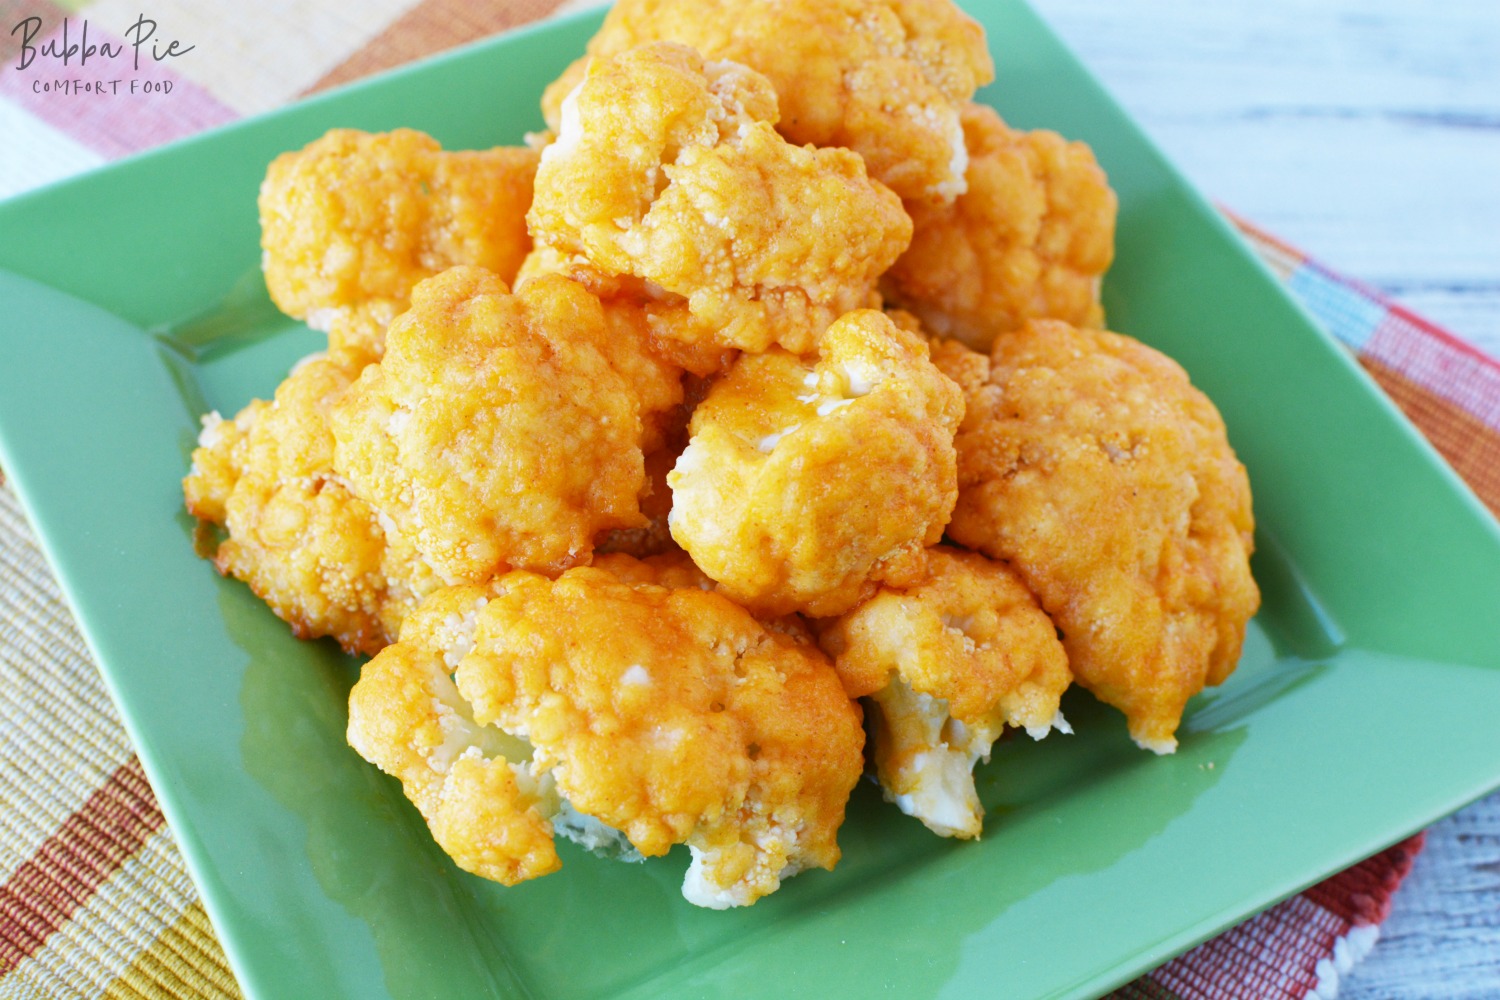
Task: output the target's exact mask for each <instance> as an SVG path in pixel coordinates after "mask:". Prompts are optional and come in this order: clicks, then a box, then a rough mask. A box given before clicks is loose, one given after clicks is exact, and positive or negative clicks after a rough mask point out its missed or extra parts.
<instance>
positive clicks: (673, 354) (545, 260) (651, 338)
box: [516, 246, 874, 377]
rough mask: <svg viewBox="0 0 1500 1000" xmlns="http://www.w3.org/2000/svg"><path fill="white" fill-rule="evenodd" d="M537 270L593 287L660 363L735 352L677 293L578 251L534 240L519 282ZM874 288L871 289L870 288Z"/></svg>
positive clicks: (713, 369)
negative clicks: (609, 269) (707, 332)
mask: <svg viewBox="0 0 1500 1000" xmlns="http://www.w3.org/2000/svg"><path fill="white" fill-rule="evenodd" d="M543 274H560V275H562V276H563V277H566V278H571V279H573V280H574V281H576V282H578V283H579V284H581V285H583V286H584V287H585V288H587V289H588V290H589V291H591V292H593V293H594V294H595V295H596V296H598V298H599V304H600V305H601V306H603V307H604V316H605V318H606V319H607V320H608V321H609V323H610V326H612V327H614V328H615V329H616V331H617V334H616V335H617V337H618V338H620V339H622V340H625V341H627V342H630V343H636V344H642V345H644V346H645V348H646V349H647V350H648V351H649V352H650V353H651V354H652V355H653V356H655V357H657V358H659V359H661V361H662V363H664V364H667V365H671V366H674V367H676V368H680V369H683V370H685V371H689V372H692V373H693V374H694V375H697V376H700V377H706V376H709V375H713V374H715V373H717V372H720V371H723V370H724V369H725V368H728V367H729V365H730V362H732V361H733V360H734V359H735V357H736V356H737V355H738V354H739V352H738V351H736V350H735V349H734V348H732V347H725V346H723V345H722V344H719V343H717V342H716V341H715V340H714V339H713V338H712V337H706V336H702V332H703V331H702V330H701V329H700V324H699V322H698V321H697V320H696V319H694V318H693V315H692V313H691V312H689V311H688V305H687V302H686V301H685V300H683V299H681V298H679V297H678V296H663V295H662V294H661V291H660V289H656V290H652V289H651V288H650V287H648V286H647V284H646V282H644V281H642V280H641V279H639V278H634V277H631V276H629V275H606V274H602V273H600V272H599V270H598V269H597V268H595V267H594V266H593V265H591V264H590V263H589V262H588V260H587V259H586V258H584V257H581V256H577V257H570V256H568V255H567V254H564V253H562V252H561V251H559V250H557V249H555V248H553V247H549V246H539V247H537V248H536V249H535V250H533V251H532V252H531V253H530V254H528V255H527V257H526V260H525V262H524V263H522V264H521V272H520V274H518V275H517V276H516V286H517V287H518V288H519V287H520V286H521V285H524V284H525V283H526V282H527V281H530V280H531V279H532V278H536V277H539V276H541V275H543ZM871 294H874V293H871Z"/></svg>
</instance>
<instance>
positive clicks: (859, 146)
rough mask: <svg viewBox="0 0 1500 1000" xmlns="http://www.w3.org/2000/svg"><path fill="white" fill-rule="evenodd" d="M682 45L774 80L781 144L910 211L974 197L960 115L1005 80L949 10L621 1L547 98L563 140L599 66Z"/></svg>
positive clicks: (763, 1) (890, 3)
mask: <svg viewBox="0 0 1500 1000" xmlns="http://www.w3.org/2000/svg"><path fill="white" fill-rule="evenodd" d="M658 40H660V41H670V42H680V43H682V44H684V45H690V46H692V47H693V48H695V49H697V50H699V51H700V52H702V53H703V54H704V55H705V56H707V57H709V58H711V59H732V60H734V61H735V62H740V63H744V64H745V65H747V66H750V67H751V68H753V69H755V70H757V71H758V72H760V73H763V74H765V75H766V76H767V77H768V78H769V79H770V81H771V83H772V85H773V86H774V87H775V88H776V94H777V96H778V97H779V99H780V102H781V121H780V123H779V125H778V128H779V129H780V131H781V134H782V135H784V136H786V137H787V139H789V140H791V141H792V142H794V143H798V144H802V143H812V144H813V145H815V146H843V147H847V148H849V149H852V150H854V151H855V152H856V153H858V154H860V156H862V157H863V158H864V160H865V163H866V164H867V165H868V168H869V171H870V176H872V177H875V178H878V179H879V180H880V181H881V182H883V183H884V184H886V185H887V186H889V187H890V188H891V189H892V190H894V191H895V192H896V193H897V194H898V195H900V196H901V197H902V198H905V199H907V200H909V201H918V200H932V201H938V202H948V201H952V200H953V197H954V196H955V195H957V194H961V193H962V192H963V190H964V162H965V150H964V144H963V132H962V129H961V127H960V125H959V121H958V112H959V108H960V106H961V105H962V104H963V103H964V102H966V101H968V100H969V99H970V98H971V97H973V96H974V91H975V89H976V88H978V87H981V86H983V85H984V84H986V83H989V82H990V81H991V80H992V79H994V76H995V68H994V64H993V63H992V62H991V61H990V55H989V51H988V49H987V48H986V45H985V39H984V30H983V29H982V28H980V26H979V25H978V24H976V23H975V22H974V21H973V20H972V19H970V18H969V17H968V15H966V14H964V13H963V12H962V11H961V10H959V9H958V8H957V7H956V6H954V5H953V4H952V3H949V2H948V0H825V2H819V3H788V2H786V0H748V2H746V0H619V2H617V3H616V4H615V6H614V8H613V9H612V10H611V11H610V13H609V15H608V17H606V18H605V20H604V26H603V27H602V28H600V30H599V33H598V34H597V35H595V36H594V38H593V40H592V41H591V42H589V47H588V52H589V56H585V57H584V58H583V59H580V60H579V61H578V62H577V63H575V64H574V65H573V66H572V67H570V68H569V70H568V71H567V72H566V73H565V74H564V75H563V77H562V79H561V80H559V81H558V82H557V83H555V84H553V85H552V86H551V87H550V88H548V91H547V93H546V95H545V96H544V97H543V98H542V107H543V110H544V111H545V112H546V114H547V121H548V123H549V124H550V125H552V127H553V128H554V129H555V128H557V127H558V124H559V121H560V119H561V105H562V102H563V99H564V98H565V97H566V96H567V94H568V92H569V91H571V90H572V89H573V86H574V85H575V84H576V83H577V82H578V80H579V79H581V78H582V75H583V73H584V64H585V63H586V61H587V59H588V58H589V57H590V56H600V57H609V56H615V55H618V54H619V53H621V52H624V51H625V50H626V49H629V48H632V47H634V46H636V45H639V44H641V43H643V42H650V41H658Z"/></svg>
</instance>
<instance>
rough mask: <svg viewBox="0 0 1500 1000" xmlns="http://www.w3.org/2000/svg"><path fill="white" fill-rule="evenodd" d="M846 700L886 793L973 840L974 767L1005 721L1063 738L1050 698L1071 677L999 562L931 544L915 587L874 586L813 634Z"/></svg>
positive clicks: (939, 827)
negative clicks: (863, 713)
mask: <svg viewBox="0 0 1500 1000" xmlns="http://www.w3.org/2000/svg"><path fill="white" fill-rule="evenodd" d="M820 641H821V642H822V645H823V649H824V650H825V651H826V652H828V654H829V655H831V656H832V657H833V658H834V667H835V668H836V669H837V670H838V673H839V679H840V680H842V681H843V682H844V688H845V690H846V691H848V693H849V696H850V697H853V698H858V697H866V696H868V697H869V699H870V701H871V702H873V703H874V706H875V711H874V712H873V713H872V716H871V718H872V723H873V724H872V732H873V736H872V739H873V741H874V757H875V767H876V772H877V774H878V776H879V778H880V784H881V786H882V787H883V788H884V789H885V796H886V798H887V799H889V800H890V801H892V802H894V803H896V804H897V805H898V806H900V808H901V810H902V812H905V813H906V814H908V815H910V816H915V817H917V818H918V819H920V820H921V821H922V822H923V823H925V824H926V825H927V827H928V829H930V830H932V831H933V832H934V833H937V834H939V835H941V836H944V837H977V836H979V831H980V826H981V824H982V822H983V819H984V808H983V806H981V805H980V803H979V795H978V793H977V792H976V791H975V789H974V778H973V774H972V772H973V769H974V765H975V763H976V762H978V761H979V760H981V759H984V760H988V759H989V755H990V748H991V746H993V745H994V742H995V740H996V739H998V738H999V736H1000V734H1001V733H1002V731H1003V730H1004V729H1005V727H1006V726H1013V727H1016V728H1021V729H1025V730H1026V732H1027V733H1028V734H1030V735H1031V736H1032V737H1033V738H1035V739H1041V738H1042V737H1043V736H1046V735H1047V733H1048V732H1049V731H1051V730H1052V729H1053V728H1057V729H1061V730H1062V731H1064V732H1068V731H1070V730H1069V729H1068V726H1067V723H1066V722H1065V721H1064V720H1063V717H1062V713H1061V711H1060V710H1059V709H1058V702H1059V700H1060V699H1061V698H1062V694H1063V692H1064V691H1065V690H1067V687H1068V684H1069V682H1070V681H1071V679H1072V677H1071V675H1070V674H1069V673H1068V660H1067V655H1066V654H1065V653H1064V652H1063V648H1062V644H1061V643H1060V642H1058V639H1057V632H1056V630H1055V629H1054V628H1053V625H1052V621H1051V619H1049V618H1048V617H1047V615H1046V614H1045V613H1044V612H1043V611H1042V609H1041V608H1039V607H1037V603H1036V598H1034V597H1033V596H1032V595H1031V592H1030V591H1029V590H1027V589H1026V585H1025V584H1024V583H1022V582H1021V580H1020V578H1019V577H1017V576H1016V575H1015V573H1014V572H1012V571H1011V570H1010V569H1009V568H1008V567H1006V566H1005V565H1004V564H1003V563H997V562H991V561H990V560H989V559H986V558H985V557H984V556H982V555H979V554H978V553H975V552H965V551H963V550H960V549H952V548H947V547H944V546H939V547H937V548H934V549H932V550H930V551H929V552H928V577H927V579H926V580H924V581H922V582H921V583H920V584H918V585H916V586H915V587H908V588H906V589H897V588H893V587H882V588H881V589H880V590H879V591H877V592H876V594H875V596H874V597H871V598H870V599H869V600H868V601H865V602H864V603H863V604H861V605H859V607H857V608H855V609H854V610H852V611H850V612H848V613H847V614H845V615H843V616H842V617H840V618H838V619H835V620H833V621H832V622H830V623H828V624H827V625H826V626H825V627H824V628H823V630H822V633H821V636H820Z"/></svg>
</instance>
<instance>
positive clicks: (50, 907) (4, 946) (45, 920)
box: [0, 757, 165, 976]
mask: <svg viewBox="0 0 1500 1000" xmlns="http://www.w3.org/2000/svg"><path fill="white" fill-rule="evenodd" d="M164 822H165V820H164V819H163V817H162V814H161V810H160V809H159V808H157V805H156V799H155V798H154V797H153V796H152V794H151V786H150V785H149V784H148V783H147V781H146V775H145V773H144V772H142V770H141V765H140V761H139V760H137V759H136V758H135V757H131V758H130V760H129V761H127V762H126V763H124V764H122V765H120V766H119V767H118V768H116V769H115V771H114V772H113V773H112V774H111V775H110V776H109V777H108V778H107V779H106V780H105V782H104V784H103V785H102V786H101V787H100V788H99V789H98V790H97V791H95V792H94V794H92V795H90V796H89V797H88V800H87V801H85V802H84V804H83V805H82V806H81V807H80V808H79V809H78V811H77V812H75V813H73V815H71V816H69V817H68V818H67V819H66V820H64V821H63V824H62V826H60V827H58V829H57V832H56V833H54V834H53V835H52V836H50V837H48V838H47V839H46V840H45V841H44V842H43V843H42V845H41V846H40V847H38V848H37V850H36V853H35V854H33V855H32V856H31V857H30V858H28V859H27V860H26V861H25V862H24V863H22V865H21V867H20V868H18V869H16V872H15V874H14V875H12V876H11V877H10V879H9V880H8V881H6V882H5V883H4V884H3V885H0V976H4V975H5V974H6V973H8V972H10V971H11V970H12V969H14V968H15V967H16V966H17V965H19V964H20V963H21V962H22V961H24V960H25V959H27V958H28V957H30V956H31V955H34V954H36V952H38V951H39V950H41V948H42V947H43V945H45V944H46V943H47V939H48V938H49V937H51V936H52V934H53V933H54V932H56V931H57V930H58V929H59V928H60V927H62V926H63V925H64V924H66V923H67V922H68V921H69V920H70V919H71V918H72V916H73V914H74V913H75V912H77V911H78V909H79V908H80V907H82V906H83V905H84V904H85V903H87V902H88V900H89V899H90V897H92V896H93V895H94V892H95V890H97V889H98V888H99V886H101V885H102V884H104V881H105V880H106V879H108V878H109V877H110V876H111V875H113V874H114V873H115V872H116V871H118V870H119V868H120V866H121V865H122V864H124V863H125V860H126V859H127V858H129V857H130V856H131V855H132V854H134V853H135V852H136V851H138V850H140V848H141V845H142V844H144V843H145V842H146V838H147V837H149V836H151V834H153V833H155V832H156V831H157V830H159V829H161V827H162V824H163V823H164Z"/></svg>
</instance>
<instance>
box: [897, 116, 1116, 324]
mask: <svg viewBox="0 0 1500 1000" xmlns="http://www.w3.org/2000/svg"><path fill="white" fill-rule="evenodd" d="M963 123H964V134H965V136H966V139H967V142H968V146H969V172H968V178H969V190H968V192H967V193H966V194H964V195H962V196H961V197H960V198H959V199H958V200H957V201H956V202H954V203H953V204H952V205H947V206H937V205H919V206H912V207H911V209H910V211H911V217H912V224H913V228H914V235H913V236H912V242H911V248H910V249H908V250H907V251H906V253H904V254H902V255H901V259H900V260H898V261H896V264H895V266H894V267H892V268H891V270H890V271H889V272H887V273H886V275H885V277H884V278H883V279H882V281H881V290H882V291H883V292H885V294H886V297H887V298H888V299H890V300H891V301H892V302H894V303H896V304H899V305H902V306H905V307H906V308H908V309H910V310H911V311H912V312H914V313H916V314H917V316H918V317H920V318H921V320H922V322H923V323H924V324H925V325H926V327H927V328H928V329H929V330H930V331H931V332H932V333H934V334H936V335H938V336H944V337H956V338H958V339H959V340H962V341H963V342H964V343H966V344H968V345H969V346H970V347H972V348H974V349H975V350H980V351H987V350H989V349H990V345H991V344H992V343H993V342H994V339H995V337H996V336H998V335H999V334H1002V333H1008V332H1009V331H1011V330H1015V329H1017V328H1019V327H1020V326H1022V325H1024V324H1025V323H1026V321H1027V320H1030V319H1060V320H1063V321H1064V322H1067V323H1072V324H1074V325H1075V326H1092V327H1097V326H1101V325H1102V324H1103V322H1104V311H1103V309H1102V308H1101V306H1100V304H1099V285H1100V280H1101V278H1102V276H1103V274H1104V272H1105V271H1106V270H1108V268H1109V265H1110V262H1111V261H1112V260H1113V259H1114V251H1115V211H1116V208H1117V200H1116V198H1115V194H1114V192H1113V191H1111V190H1110V187H1109V182H1108V181H1107V180H1106V179H1105V176H1104V171H1103V170H1101V169H1099V165H1098V163H1096V162H1095V161H1094V154H1093V152H1092V151H1090V149H1089V148H1088V146H1086V145H1084V144H1083V143H1081V142H1068V141H1066V140H1065V139H1063V138H1062V137H1061V136H1059V135H1058V134H1057V133H1055V132H1046V131H1036V132H1020V131H1017V130H1014V129H1012V128H1010V127H1009V126H1007V125H1006V124H1005V122H1003V121H1001V119H1000V116H999V115H997V114H996V113H995V112H994V111H993V110H992V109H990V108H987V107H984V106H983V105H978V104H970V105H967V106H965V108H964V113H963Z"/></svg>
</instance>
